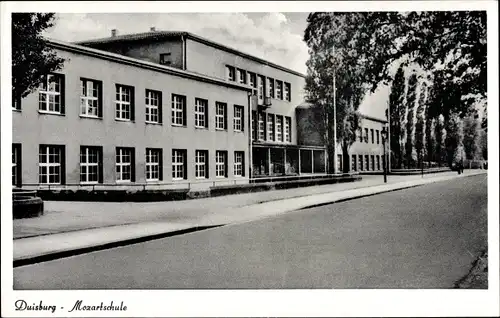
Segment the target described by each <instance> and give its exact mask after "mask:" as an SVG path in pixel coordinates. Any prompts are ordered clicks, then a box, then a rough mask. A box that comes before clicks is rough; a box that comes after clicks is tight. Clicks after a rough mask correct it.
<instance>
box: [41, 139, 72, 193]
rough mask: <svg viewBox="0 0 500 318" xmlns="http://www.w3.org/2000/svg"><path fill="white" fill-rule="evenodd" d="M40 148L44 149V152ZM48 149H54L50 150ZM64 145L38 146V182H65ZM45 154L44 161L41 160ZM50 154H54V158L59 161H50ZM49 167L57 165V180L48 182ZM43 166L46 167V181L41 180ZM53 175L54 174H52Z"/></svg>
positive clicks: (47, 183)
mask: <svg viewBox="0 0 500 318" xmlns="http://www.w3.org/2000/svg"><path fill="white" fill-rule="evenodd" d="M42 149H45V150H46V151H44V153H42ZM50 150H55V151H54V152H51V151H50ZM64 151H65V147H64V146H62V145H48V144H41V145H40V146H39V151H38V183H39V184H43V185H63V184H64V183H65V182H64V181H65V180H64V179H65V171H64V170H65V158H64ZM42 156H45V160H46V162H41V161H40V158H41V157H42ZM50 156H54V158H58V161H59V162H50ZM50 167H57V168H58V171H59V173H58V174H57V176H58V180H59V182H50V176H51V173H50ZM43 168H46V173H45V176H46V180H47V182H42V176H43V175H44V174H43V173H42V170H43ZM53 175H55V174H53Z"/></svg>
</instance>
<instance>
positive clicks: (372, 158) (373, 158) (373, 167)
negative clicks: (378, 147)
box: [370, 155, 375, 171]
mask: <svg viewBox="0 0 500 318" xmlns="http://www.w3.org/2000/svg"><path fill="white" fill-rule="evenodd" d="M370 160H371V161H372V171H375V155H371V159H370Z"/></svg>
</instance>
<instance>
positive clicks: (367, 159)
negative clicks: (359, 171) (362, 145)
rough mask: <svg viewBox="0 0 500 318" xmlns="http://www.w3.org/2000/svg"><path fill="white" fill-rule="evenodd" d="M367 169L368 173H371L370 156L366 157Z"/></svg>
mask: <svg viewBox="0 0 500 318" xmlns="http://www.w3.org/2000/svg"><path fill="white" fill-rule="evenodd" d="M365 168H366V171H370V156H369V155H365Z"/></svg>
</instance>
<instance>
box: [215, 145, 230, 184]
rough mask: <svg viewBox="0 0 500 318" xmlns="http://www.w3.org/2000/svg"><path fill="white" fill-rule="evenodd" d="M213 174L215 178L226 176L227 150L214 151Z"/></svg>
mask: <svg viewBox="0 0 500 318" xmlns="http://www.w3.org/2000/svg"><path fill="white" fill-rule="evenodd" d="M215 176H216V177H217V178H226V177H227V152H226V151H220V150H218V151H216V152H215Z"/></svg>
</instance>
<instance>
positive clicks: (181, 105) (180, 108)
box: [171, 94, 187, 127]
mask: <svg viewBox="0 0 500 318" xmlns="http://www.w3.org/2000/svg"><path fill="white" fill-rule="evenodd" d="M171 111H172V120H171V124H172V126H176V127H186V126H187V122H186V96H184V95H179V94H172V107H171ZM179 114H180V116H178V115H179ZM178 119H180V121H181V123H178V122H177V121H178Z"/></svg>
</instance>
